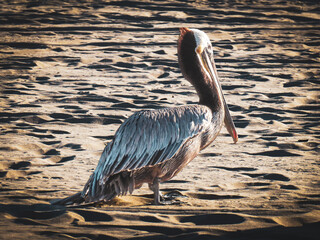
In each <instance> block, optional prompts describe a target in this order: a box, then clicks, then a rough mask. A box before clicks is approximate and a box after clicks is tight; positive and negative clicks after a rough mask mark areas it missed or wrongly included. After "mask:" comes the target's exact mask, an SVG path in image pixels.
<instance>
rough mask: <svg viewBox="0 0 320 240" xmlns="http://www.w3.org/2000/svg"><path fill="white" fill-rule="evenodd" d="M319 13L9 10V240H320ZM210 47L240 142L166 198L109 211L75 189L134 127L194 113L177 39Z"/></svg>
mask: <svg viewBox="0 0 320 240" xmlns="http://www.w3.org/2000/svg"><path fill="white" fill-rule="evenodd" d="M319 9H320V4H318V3H313V2H312V1H305V2H303V1H271V2H270V3H268V4H266V3H264V2H263V1H254V3H251V2H249V1H244V0H240V1H228V3H224V2H223V1H221V2H220V1H217V2H216V3H207V2H206V1H203V2H199V3H188V4H186V3H183V2H181V1H157V2H154V3H144V2H142V3H139V2H134V1H125V2H124V1H114V2H108V1H106V2H104V3H102V2H89V1H88V2H87V1H81V3H80V2H79V1H73V2H71V3H62V2H60V1H52V2H51V5H50V4H49V3H45V2H44V1H16V2H13V3H12V1H8V2H7V3H4V4H2V6H1V10H0V13H1V14H0V39H1V40H0V69H1V70H0V78H1V82H0V91H1V93H0V129H1V130H0V190H1V191H0V238H1V239H28V238H30V239H167V238H168V237H170V238H178V239H262V238H263V239H284V238H286V239H318V236H319V233H320V230H319V229H320V207H319V203H320V191H319V190H320V181H319V138H320V131H319V130H320V127H319V115H320V110H319V109H320V104H319V90H320V87H319V75H320V74H319V72H320V70H319V69H320V55H319V52H320V42H319V39H320V38H319V37H320V24H319V20H320V14H319ZM181 26H184V27H190V28H198V29H201V30H203V31H205V32H206V33H207V34H208V36H209V37H210V39H211V41H212V44H213V48H214V54H215V59H216V64H217V68H218V72H219V75H220V79H221V83H222V87H223V90H224V94H225V97H226V100H227V102H228V104H229V107H230V110H231V114H232V116H233V117H234V122H235V125H236V127H237V130H238V133H239V142H238V143H237V144H236V145H235V144H233V143H232V139H231V137H230V136H229V135H227V131H226V129H223V130H222V132H221V134H220V135H219V136H218V138H217V139H216V140H215V142H214V143H213V144H212V145H211V146H210V147H208V148H207V149H205V150H204V151H202V152H201V154H200V155H199V156H198V157H196V158H195V159H194V160H193V161H192V162H191V163H190V164H189V165H188V166H187V167H186V168H185V169H184V170H183V171H182V172H181V173H179V174H178V175H177V176H176V177H175V178H173V179H172V180H171V181H168V182H166V183H163V184H162V185H161V189H162V190H163V191H164V192H166V191H172V190H179V191H180V192H181V193H183V194H184V195H185V196H187V197H186V198H181V199H180V201H181V204H179V205H171V206H154V205H152V200H153V198H152V194H151V192H150V191H149V189H148V187H147V186H143V187H142V188H141V189H139V190H136V191H134V194H133V195H131V196H123V197H118V198H116V199H114V200H113V201H111V202H110V203H108V204H104V205H101V206H86V207H72V208H64V207H59V206H51V205H50V201H51V200H53V199H57V198H62V197H66V196H69V195H71V194H74V193H76V192H77V191H79V190H81V189H82V187H83V185H84V184H85V182H86V181H87V179H88V177H89V176H90V174H91V172H92V171H93V169H94V168H95V166H96V164H97V162H98V159H99V156H100V154H101V152H102V150H103V148H104V146H105V144H106V143H107V142H108V141H110V139H112V136H113V135H114V133H115V131H116V129H117V128H118V127H119V125H120V124H121V123H122V122H123V121H124V120H125V119H126V118H127V117H128V116H130V115H131V114H132V113H133V112H135V111H139V110H141V109H157V108H162V107H173V106H179V105H185V104H192V103H196V102H197V101H198V98H197V95H196V93H195V91H194V89H193V87H192V86H191V85H190V84H189V83H188V82H187V81H186V80H184V79H183V77H182V75H181V73H180V70H179V66H178V62H177V54H176V51H177V50H176V42H177V39H178V35H179V30H178V28H179V27H181Z"/></svg>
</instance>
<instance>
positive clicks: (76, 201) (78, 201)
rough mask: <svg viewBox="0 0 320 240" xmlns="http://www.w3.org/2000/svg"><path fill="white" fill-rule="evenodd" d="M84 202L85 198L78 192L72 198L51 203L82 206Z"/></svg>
mask: <svg viewBox="0 0 320 240" xmlns="http://www.w3.org/2000/svg"><path fill="white" fill-rule="evenodd" d="M83 202H84V198H83V197H82V194H81V192H78V193H76V194H74V195H72V196H70V197H66V198H63V199H57V200H53V201H51V204H52V205H62V206H66V205H73V204H81V203H83Z"/></svg>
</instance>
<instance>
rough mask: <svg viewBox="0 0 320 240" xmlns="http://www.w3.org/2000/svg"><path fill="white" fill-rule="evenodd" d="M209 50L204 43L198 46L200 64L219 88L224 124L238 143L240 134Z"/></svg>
mask: <svg viewBox="0 0 320 240" xmlns="http://www.w3.org/2000/svg"><path fill="white" fill-rule="evenodd" d="M209 51H210V50H209V49H208V47H207V46H204V45H202V44H200V45H199V46H198V47H197V48H196V54H197V56H198V59H199V62H200V64H201V65H202V68H203V69H204V70H205V72H206V73H207V74H208V76H209V77H210V78H211V79H212V82H213V84H214V87H215V88H217V90H218V94H219V96H218V97H219V98H220V99H221V100H222V102H223V105H224V106H223V107H224V111H225V116H224V124H225V126H226V128H227V130H228V132H229V134H230V135H231V137H232V138H233V142H234V143H236V142H237V141H238V134H237V131H236V128H235V126H234V123H233V120H232V118H231V115H230V111H229V108H228V105H227V103H226V101H225V99H224V96H223V93H222V88H221V85H220V82H219V79H218V74H217V70H216V66H215V63H214V61H213V58H212V53H210V52H209ZM210 56H211V57H210Z"/></svg>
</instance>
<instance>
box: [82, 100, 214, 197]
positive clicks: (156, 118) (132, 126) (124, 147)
mask: <svg viewBox="0 0 320 240" xmlns="http://www.w3.org/2000/svg"><path fill="white" fill-rule="evenodd" d="M211 120H212V113H211V110H210V109H209V108H207V107H205V106H199V105H191V106H186V107H179V108H167V109H160V110H151V111H140V112H137V113H135V114H133V115H132V116H131V117H130V118H128V119H127V120H126V121H125V122H124V123H123V124H122V125H121V126H120V127H119V129H118V130H117V132H116V134H115V137H114V140H113V141H112V142H110V143H109V144H108V145H107V146H106V148H105V149H104V151H103V153H102V155H101V157H100V160H99V163H98V166H97V168H96V170H95V171H94V173H93V175H92V176H91V178H90V180H89V181H90V187H89V188H90V189H87V193H88V191H90V193H89V195H91V194H92V195H94V192H95V188H96V185H97V184H98V185H103V184H104V183H105V182H106V181H107V180H108V178H109V177H110V176H111V175H114V174H117V173H119V172H122V171H126V170H127V171H128V170H129V171H130V170H136V169H139V168H142V167H145V166H152V165H155V164H158V163H161V162H163V161H165V160H168V159H170V158H172V157H173V156H174V155H175V153H177V152H178V150H179V149H180V147H181V146H182V145H183V144H184V143H185V142H186V141H187V140H188V139H190V138H192V137H194V136H196V135H197V134H199V133H201V132H202V131H205V130H207V129H208V128H209V127H210V125H211ZM87 193H85V194H87Z"/></svg>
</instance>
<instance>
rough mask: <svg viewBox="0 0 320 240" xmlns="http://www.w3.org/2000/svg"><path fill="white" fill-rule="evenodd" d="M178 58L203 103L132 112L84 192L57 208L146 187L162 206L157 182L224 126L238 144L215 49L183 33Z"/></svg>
mask: <svg viewBox="0 0 320 240" xmlns="http://www.w3.org/2000/svg"><path fill="white" fill-rule="evenodd" d="M178 58H179V64H180V68H181V71H182V73H183V75H184V77H185V78H186V79H187V80H188V81H189V82H190V83H191V84H192V85H193V86H194V87H195V89H196V91H197V93H198V95H199V104H194V105H188V106H179V107H174V108H164V109H158V110H145V111H140V112H136V113H134V114H133V115H132V116H131V117H129V118H128V119H127V120H126V121H125V122H124V123H123V124H122V125H121V126H120V127H119V129H118V130H117V132H116V134H115V136H114V139H113V140H112V141H111V142H110V143H109V144H108V145H107V146H106V147H105V149H104V151H103V153H102V155H101V157H100V160H99V163H98V166H97V168H96V169H95V171H94V172H93V174H92V175H91V176H90V178H89V180H88V182H87V183H86V185H85V186H84V189H83V190H82V192H79V193H77V194H75V195H73V196H71V197H68V198H66V199H62V200H58V201H57V202H55V203H54V204H63V205H64V204H73V203H83V202H86V203H94V202H100V201H108V200H111V199H113V198H114V197H116V196H118V195H124V194H127V193H128V192H129V193H132V192H133V190H134V189H136V188H140V187H141V186H142V184H143V183H148V184H149V187H150V189H151V190H153V192H154V203H155V204H160V203H161V195H160V191H159V183H160V182H163V181H167V180H169V179H171V178H172V177H174V176H175V175H176V174H177V173H178V172H180V171H181V170H182V168H183V167H184V166H186V165H187V164H188V163H189V162H190V161H191V160H192V159H194V158H195V157H196V156H197V155H198V153H199V152H200V151H201V150H202V149H204V148H205V147H207V146H208V145H209V144H210V143H212V141H213V140H214V139H215V138H216V137H217V135H218V133H219V132H220V129H221V127H222V125H223V122H224V123H225V126H226V128H227V130H228V132H229V134H230V135H231V136H232V138H233V141H234V142H235V143H236V142H237V140H238V135H237V132H236V130H235V126H234V124H233V121H232V118H231V116H230V112H229V109H228V106H227V104H226V102H225V99H224V96H223V93H222V89H221V85H220V82H219V79H218V74H217V70H216V67H215V63H214V60H213V53H212V46H211V43H210V40H209V38H208V36H207V35H206V34H205V33H204V32H202V31H200V30H197V29H188V28H180V37H179V40H178Z"/></svg>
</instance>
